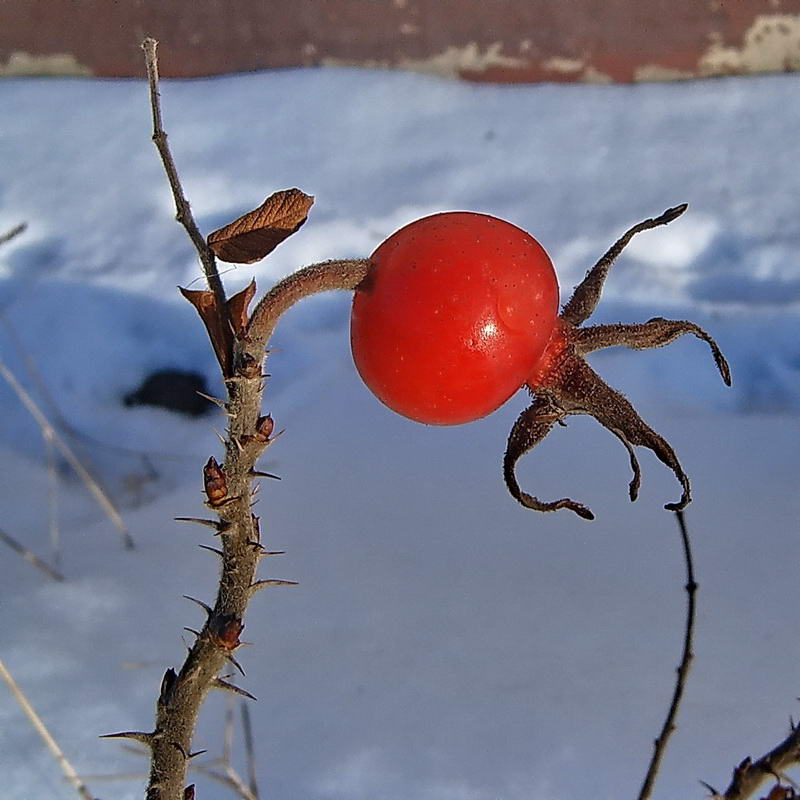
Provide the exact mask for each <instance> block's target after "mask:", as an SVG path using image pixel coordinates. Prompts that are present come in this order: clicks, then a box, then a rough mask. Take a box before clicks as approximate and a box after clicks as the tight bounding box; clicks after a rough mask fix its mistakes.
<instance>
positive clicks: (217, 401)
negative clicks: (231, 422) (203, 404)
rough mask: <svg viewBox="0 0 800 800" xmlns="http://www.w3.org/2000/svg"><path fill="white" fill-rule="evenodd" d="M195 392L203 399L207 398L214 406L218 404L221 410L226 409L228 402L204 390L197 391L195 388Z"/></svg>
mask: <svg viewBox="0 0 800 800" xmlns="http://www.w3.org/2000/svg"><path fill="white" fill-rule="evenodd" d="M195 394H199V395H200V397H202V398H203V399H204V400H208V402H209V403H213V404H214V405H215V406H219V407H220V408H221V409H222V410H223V411H227V410H228V404H227V403H226V402H225V401H224V400H220V399H219V397H212V396H211V395H210V394H206V393H205V392H198V391H197V390H196V389H195Z"/></svg>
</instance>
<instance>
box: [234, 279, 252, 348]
mask: <svg viewBox="0 0 800 800" xmlns="http://www.w3.org/2000/svg"><path fill="white" fill-rule="evenodd" d="M255 293H256V282H255V280H251V281H250V283H248V284H247V286H246V287H245V288H244V289H242V291H241V292H237V293H236V294H235V295H233V296H232V297H231V298H230V299H229V300H228V315H229V316H230V319H231V325H232V326H233V332H234V333H235V334H236V335H237V336H238V335H239V334H241V333H242V331H244V330H245V329H246V328H247V323H248V322H249V321H250V318H249V317H248V316H247V307H248V306H249V305H250V301H251V300H252V299H253V297H254V296H255Z"/></svg>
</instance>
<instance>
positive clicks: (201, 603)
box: [184, 594, 213, 616]
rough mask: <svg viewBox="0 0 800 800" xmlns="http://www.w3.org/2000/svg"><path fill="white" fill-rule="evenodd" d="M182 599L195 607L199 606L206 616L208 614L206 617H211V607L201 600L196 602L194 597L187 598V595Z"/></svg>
mask: <svg viewBox="0 0 800 800" xmlns="http://www.w3.org/2000/svg"><path fill="white" fill-rule="evenodd" d="M184 597H185V598H186V599H187V600H191V601H192V602H193V603H197V605H199V606H200V608H202V609H203V610H204V611H205V612H206V614H208V616H211V614H212V613H213V610H212V608H211V606H210V605H207V604H206V603H204V602H203V601H202V600H198V599H197V598H196V597H189V595H188V594H185V595H184Z"/></svg>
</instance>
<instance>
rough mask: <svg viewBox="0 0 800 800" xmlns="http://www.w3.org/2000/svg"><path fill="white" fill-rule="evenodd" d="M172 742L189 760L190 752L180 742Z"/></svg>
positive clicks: (185, 759)
mask: <svg viewBox="0 0 800 800" xmlns="http://www.w3.org/2000/svg"><path fill="white" fill-rule="evenodd" d="M170 744H171V745H172V746H173V747H174V748H175V749H176V750H177V751H178V752H179V753H180V754H181V755H182V756H183V759H184V761H188V760H189V754H188V753H187V752H186V748H185V747H184V746H183V745H182V744H181V743H180V742H170Z"/></svg>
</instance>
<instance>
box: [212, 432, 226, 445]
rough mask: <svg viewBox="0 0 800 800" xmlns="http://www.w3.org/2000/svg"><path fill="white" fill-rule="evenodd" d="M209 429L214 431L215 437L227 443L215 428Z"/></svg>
mask: <svg viewBox="0 0 800 800" xmlns="http://www.w3.org/2000/svg"><path fill="white" fill-rule="evenodd" d="M211 430H212V431H214V433H215V434H216V435H217V439H219V440H220V441H221V442H222V444H223V445H225V444H227V442H226V441H225V437H224V436H223V435H222V434H221V433H220V432H219V431H218V430H217V429H216V428H212V429H211Z"/></svg>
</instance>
